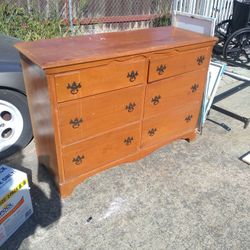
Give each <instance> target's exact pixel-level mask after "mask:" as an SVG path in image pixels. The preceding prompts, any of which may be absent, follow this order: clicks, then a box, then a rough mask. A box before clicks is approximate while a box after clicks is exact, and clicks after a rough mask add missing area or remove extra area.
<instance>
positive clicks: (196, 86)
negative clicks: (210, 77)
mask: <svg viewBox="0 0 250 250" xmlns="http://www.w3.org/2000/svg"><path fill="white" fill-rule="evenodd" d="M198 87H199V84H196V83H195V84H194V85H192V87H191V90H192V93H194V92H195V91H196V90H197V89H198Z"/></svg>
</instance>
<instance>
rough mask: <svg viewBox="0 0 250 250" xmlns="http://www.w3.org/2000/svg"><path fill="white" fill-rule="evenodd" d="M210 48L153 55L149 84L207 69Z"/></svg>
mask: <svg viewBox="0 0 250 250" xmlns="http://www.w3.org/2000/svg"><path fill="white" fill-rule="evenodd" d="M210 54H211V48H210V47H207V48H202V49H195V50H189V51H177V52H176V53H174V54H166V55H164V54H155V55H154V56H152V58H151V60H150V66H149V79H148V81H149V82H153V81H157V80H160V79H164V78H167V77H170V76H174V75H178V74H182V73H185V72H189V71H193V70H198V69H200V68H202V67H205V68H207V67H208V64H209V60H210Z"/></svg>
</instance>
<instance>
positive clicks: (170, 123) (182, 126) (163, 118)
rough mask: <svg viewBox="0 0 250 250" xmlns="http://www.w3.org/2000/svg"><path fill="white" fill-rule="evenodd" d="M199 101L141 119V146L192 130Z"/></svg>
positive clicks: (173, 137) (197, 113)
mask: <svg viewBox="0 0 250 250" xmlns="http://www.w3.org/2000/svg"><path fill="white" fill-rule="evenodd" d="M199 105H200V103H199V102H195V103H193V104H192V105H191V104H190V105H189V106H186V107H183V108H182V109H179V110H175V111H171V112H167V113H161V114H160V115H157V116H154V117H150V118H148V119H145V120H144V121H143V128H142V142H141V147H145V146H150V145H153V144H157V143H158V142H160V141H164V140H168V139H169V140H172V139H175V138H177V137H178V136H181V135H183V134H185V133H188V132H191V131H194V129H195V128H196V125H197V121H198V116H199V111H200V106H199Z"/></svg>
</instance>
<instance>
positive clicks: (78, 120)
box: [69, 118, 83, 128]
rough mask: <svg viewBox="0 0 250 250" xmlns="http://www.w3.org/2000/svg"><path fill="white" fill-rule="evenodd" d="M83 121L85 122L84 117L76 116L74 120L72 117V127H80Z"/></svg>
mask: <svg viewBox="0 0 250 250" xmlns="http://www.w3.org/2000/svg"><path fill="white" fill-rule="evenodd" d="M82 122H83V120H82V118H80V119H78V118H75V119H74V120H73V119H71V120H70V122H69V124H70V125H72V128H79V126H80V123H82Z"/></svg>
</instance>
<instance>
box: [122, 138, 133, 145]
mask: <svg viewBox="0 0 250 250" xmlns="http://www.w3.org/2000/svg"><path fill="white" fill-rule="evenodd" d="M133 140H134V138H133V137H128V138H127V139H125V140H124V143H125V144H126V145H127V146H128V145H130V144H131V143H132V141H133Z"/></svg>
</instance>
